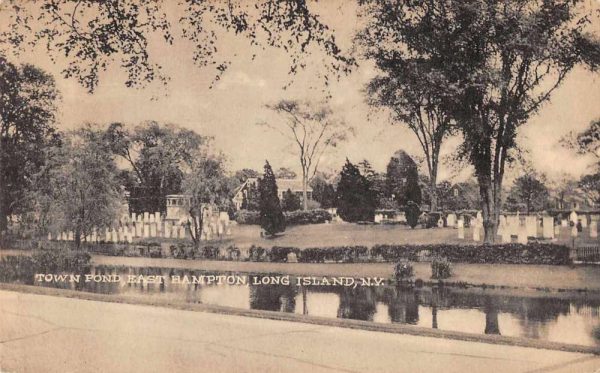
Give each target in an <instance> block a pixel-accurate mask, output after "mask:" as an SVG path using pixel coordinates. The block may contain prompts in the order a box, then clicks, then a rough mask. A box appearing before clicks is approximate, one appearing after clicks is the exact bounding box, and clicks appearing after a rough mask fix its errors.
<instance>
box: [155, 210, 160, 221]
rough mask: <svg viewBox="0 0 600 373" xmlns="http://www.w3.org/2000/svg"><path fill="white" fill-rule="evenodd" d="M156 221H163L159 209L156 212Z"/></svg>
mask: <svg viewBox="0 0 600 373" xmlns="http://www.w3.org/2000/svg"><path fill="white" fill-rule="evenodd" d="M154 221H156V222H159V221H161V219H160V212H159V211H157V212H155V213H154Z"/></svg>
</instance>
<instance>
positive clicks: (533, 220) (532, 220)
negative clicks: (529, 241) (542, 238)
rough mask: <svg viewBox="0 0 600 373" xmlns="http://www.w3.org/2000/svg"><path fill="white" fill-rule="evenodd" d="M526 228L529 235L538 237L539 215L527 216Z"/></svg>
mask: <svg viewBox="0 0 600 373" xmlns="http://www.w3.org/2000/svg"><path fill="white" fill-rule="evenodd" d="M525 228H526V230H527V237H537V217H536V216H530V215H529V216H526V217H525Z"/></svg>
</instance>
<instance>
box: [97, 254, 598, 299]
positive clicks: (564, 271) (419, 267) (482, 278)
mask: <svg viewBox="0 0 600 373" xmlns="http://www.w3.org/2000/svg"><path fill="white" fill-rule="evenodd" d="M92 262H93V263H94V264H96V265H113V266H128V267H169V268H179V269H195V270H206V271H231V272H246V273H282V274H290V275H304V276H350V277H385V278H391V277H392V275H393V272H394V264H393V263H326V264H317V263H267V262H234V261H216V260H184V259H165V258H138V257H133V258H131V257H114V256H101V255H93V256H92ZM412 264H413V268H414V273H415V278H417V279H421V280H423V281H424V282H431V281H432V280H431V279H430V277H431V266H430V263H425V262H421V263H419V262H416V263H412ZM452 269H453V276H452V277H451V278H449V279H448V280H445V281H444V282H445V283H446V284H450V285H452V284H454V285H471V286H481V287H509V288H525V289H532V290H549V291H563V290H570V291H573V290H575V291H600V266H591V265H575V266H552V265H523V264H464V263H453V264H452Z"/></svg>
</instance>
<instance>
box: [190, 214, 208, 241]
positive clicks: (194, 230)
mask: <svg viewBox="0 0 600 373" xmlns="http://www.w3.org/2000/svg"><path fill="white" fill-rule="evenodd" d="M202 214H203V211H202V208H200V212H199V213H198V214H197V215H198V216H196V214H195V213H194V209H193V208H192V209H190V216H191V218H192V224H191V225H190V226H189V230H190V237H192V241H193V242H194V247H195V248H198V247H199V246H200V239H201V236H202V225H203V224H204V216H203V215H202Z"/></svg>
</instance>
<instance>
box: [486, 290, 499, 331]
mask: <svg viewBox="0 0 600 373" xmlns="http://www.w3.org/2000/svg"><path fill="white" fill-rule="evenodd" d="M483 312H485V330H484V333H485V334H498V335H500V324H499V322H498V306H497V305H496V304H494V299H493V298H492V297H486V299H485V303H484V306H483Z"/></svg>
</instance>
